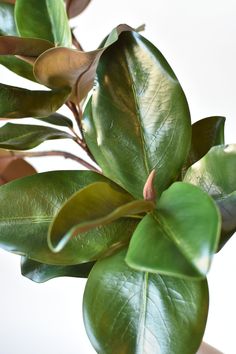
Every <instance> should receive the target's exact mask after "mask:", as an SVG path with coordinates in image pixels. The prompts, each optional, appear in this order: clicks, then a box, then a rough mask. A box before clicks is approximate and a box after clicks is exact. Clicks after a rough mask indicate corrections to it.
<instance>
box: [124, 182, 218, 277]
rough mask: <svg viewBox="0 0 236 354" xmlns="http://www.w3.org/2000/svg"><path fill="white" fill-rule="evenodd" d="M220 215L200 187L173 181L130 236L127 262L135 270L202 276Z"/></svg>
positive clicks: (216, 244)
mask: <svg viewBox="0 0 236 354" xmlns="http://www.w3.org/2000/svg"><path fill="white" fill-rule="evenodd" d="M219 232H220V215H219V211H218V209H217V208H216V206H215V203H214V201H213V200H212V199H211V198H210V197H209V196H208V195H207V194H206V193H205V192H203V191H202V190H201V189H200V188H196V187H195V186H193V185H191V184H188V183H183V182H176V183H174V184H172V186H171V187H170V188H169V189H167V190H166V191H165V192H164V193H163V194H162V196H161V198H160V200H159V201H158V204H157V210H156V212H154V213H152V214H149V215H147V216H145V217H144V219H143V220H142V221H141V222H140V223H139V225H138V226H137V228H136V230H135V232H134V235H133V236H132V239H131V242H130V246H129V250H128V254H127V257H126V261H127V263H128V265H129V266H130V267H132V268H134V269H137V270H141V271H148V272H153V273H159V274H166V275H171V276H177V277H193V278H195V277H198V278H199V277H204V276H205V275H206V273H207V272H208V270H209V267H210V263H211V260H212V257H213V255H214V253H215V250H216V248H217V246H218V240H219Z"/></svg>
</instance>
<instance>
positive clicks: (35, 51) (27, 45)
mask: <svg viewBox="0 0 236 354" xmlns="http://www.w3.org/2000/svg"><path fill="white" fill-rule="evenodd" d="M52 47H53V44H52V43H50V42H49V41H45V40H43V39H36V38H21V37H15V36H3V37H0V55H23V56H28V57H37V56H39V55H40V54H42V53H43V52H45V51H46V50H48V49H50V48H52Z"/></svg>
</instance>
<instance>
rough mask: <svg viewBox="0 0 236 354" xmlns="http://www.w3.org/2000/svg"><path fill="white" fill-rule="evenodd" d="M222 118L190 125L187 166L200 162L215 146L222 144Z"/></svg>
mask: <svg viewBox="0 0 236 354" xmlns="http://www.w3.org/2000/svg"><path fill="white" fill-rule="evenodd" d="M224 125H225V118H224V117H217V116H216V117H208V118H204V119H201V120H199V121H197V122H196V123H194V124H193V125H192V142H191V149H190V153H189V157H188V162H187V164H188V166H191V165H193V164H194V163H195V162H197V161H198V160H200V159H201V158H202V157H203V156H204V155H206V153H207V152H208V151H209V150H210V149H211V148H212V147H213V146H215V145H222V144H224Z"/></svg>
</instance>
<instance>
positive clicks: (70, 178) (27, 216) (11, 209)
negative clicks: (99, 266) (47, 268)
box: [0, 171, 136, 265]
mask: <svg viewBox="0 0 236 354" xmlns="http://www.w3.org/2000/svg"><path fill="white" fill-rule="evenodd" d="M98 181H101V182H107V183H111V184H112V182H109V180H107V179H106V178H105V177H103V176H102V175H100V174H97V173H95V172H91V171H58V172H47V173H40V174H36V175H34V176H31V177H27V178H23V179H21V180H18V181H15V182H11V183H8V184H6V185H4V186H1V187H0V205H4V208H0V246H1V247H2V248H4V249H6V250H8V251H10V252H14V253H17V254H21V255H25V256H27V257H29V258H31V259H34V260H36V261H39V262H42V263H46V264H55V265H73V264H78V263H85V262H89V261H93V260H96V259H98V258H99V257H100V256H102V255H103V254H105V253H107V252H108V251H109V252H110V249H111V247H112V246H113V247H114V248H115V247H120V246H121V245H122V244H124V243H127V240H128V239H129V238H130V236H131V235H132V232H133V230H134V227H135V225H136V222H134V221H132V220H130V219H124V220H118V221H116V222H114V223H112V224H110V225H107V226H106V227H100V228H97V229H94V231H93V232H89V233H88V234H87V238H88V240H89V241H88V242H87V245H86V250H85V251H84V253H83V255H81V252H80V251H81V245H80V239H79V238H74V239H73V240H71V241H70V242H69V243H68V244H67V246H66V247H65V248H64V249H63V251H62V252H60V253H53V252H51V251H50V249H49V247H48V244H47V233H48V228H49V225H50V223H51V222H52V219H53V217H54V215H55V214H56V213H57V212H58V210H59V208H60V207H61V206H62V204H63V203H65V202H66V200H67V199H68V198H69V197H71V196H72V195H73V194H74V193H75V192H76V191H78V190H80V189H82V188H84V187H85V186H87V185H89V184H90V183H94V182H98ZM83 237H84V235H83ZM99 239H102V241H100V243H99V244H98V243H97V240H99Z"/></svg>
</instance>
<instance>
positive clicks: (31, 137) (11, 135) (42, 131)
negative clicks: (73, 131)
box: [0, 123, 73, 150]
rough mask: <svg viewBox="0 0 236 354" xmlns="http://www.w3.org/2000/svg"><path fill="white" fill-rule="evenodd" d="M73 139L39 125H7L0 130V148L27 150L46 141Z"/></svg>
mask: <svg viewBox="0 0 236 354" xmlns="http://www.w3.org/2000/svg"><path fill="white" fill-rule="evenodd" d="M53 139H73V136H72V135H70V134H68V133H66V132H64V131H61V130H57V129H54V128H50V127H44V126H41V125H29V124H12V123H7V124H5V125H4V126H3V127H1V128H0V148H2V149H8V150H29V149H33V148H34V147H36V146H38V145H40V144H41V143H43V142H44V141H46V140H53Z"/></svg>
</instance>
